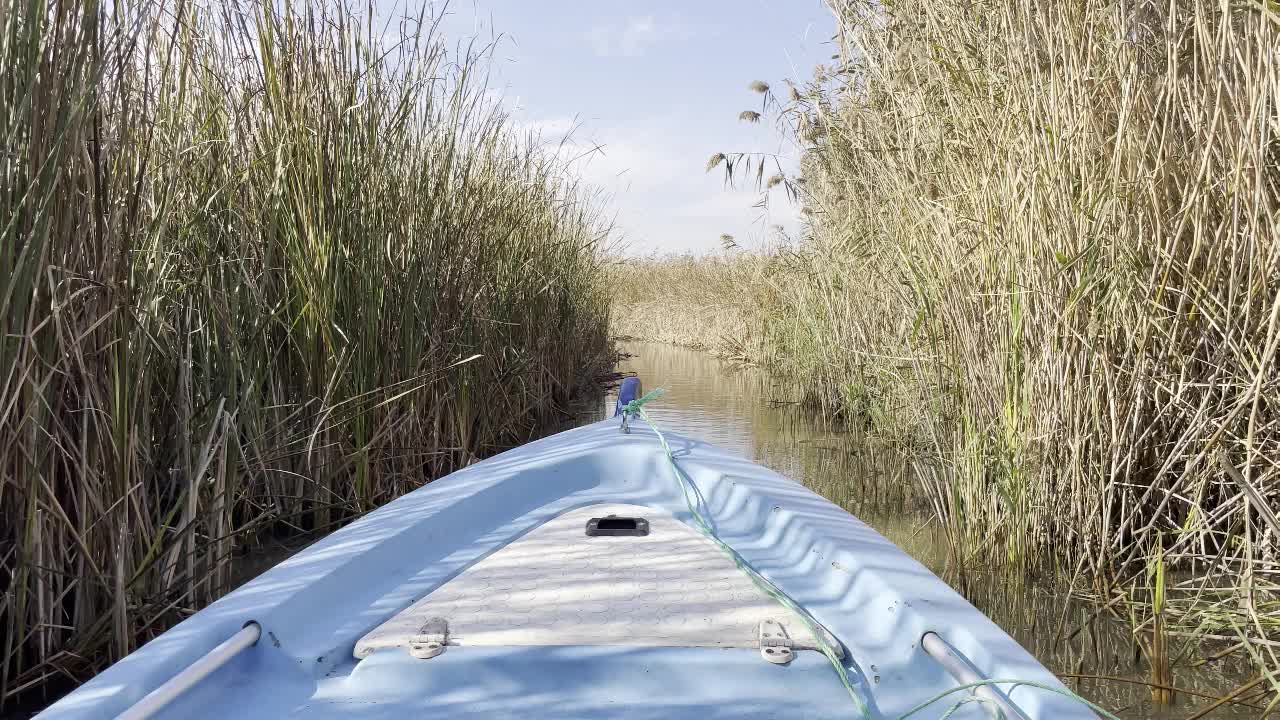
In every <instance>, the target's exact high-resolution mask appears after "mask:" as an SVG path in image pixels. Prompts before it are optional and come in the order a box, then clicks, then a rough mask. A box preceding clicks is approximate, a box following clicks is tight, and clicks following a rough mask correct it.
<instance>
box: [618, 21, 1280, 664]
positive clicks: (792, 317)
mask: <svg viewBox="0 0 1280 720" xmlns="http://www.w3.org/2000/svg"><path fill="white" fill-rule="evenodd" d="M830 5H831V8H832V10H833V12H834V14H835V17H836V25H837V34H836V43H837V45H838V48H839V53H838V55H837V59H836V61H835V62H833V63H832V64H831V65H830V66H829V67H822V68H819V69H818V71H817V73H816V75H815V77H814V79H813V80H812V81H808V82H805V83H803V84H798V85H793V86H792V87H790V88H789V91H788V93H787V94H786V96H785V97H782V98H781V99H779V98H777V97H774V94H773V91H772V90H771V89H770V88H769V86H768V85H767V84H765V83H753V84H752V86H751V89H752V90H754V91H755V92H757V93H764V94H765V105H766V109H767V112H768V113H769V114H770V115H772V117H773V118H774V119H775V120H776V121H777V122H778V123H779V125H780V126H781V127H782V128H783V129H784V130H785V131H786V132H788V133H790V134H791V136H792V137H794V138H795V139H796V140H797V141H798V142H799V143H800V144H801V146H802V147H803V148H804V159H803V162H802V169H801V173H800V174H799V175H798V176H796V177H786V178H782V179H775V178H770V180H769V182H768V183H763V182H762V178H763V175H764V172H765V169H764V168H765V167H768V164H769V163H770V162H772V161H771V159H770V158H768V157H766V156H760V155H755V154H752V153H731V152H718V153H716V154H715V155H713V156H712V159H711V162H710V163H709V165H710V166H712V167H719V168H720V171H724V172H727V173H728V174H729V176H730V177H731V178H733V177H735V176H736V177H737V178H751V177H753V176H754V177H755V178H756V181H757V182H758V183H761V185H762V190H763V191H765V192H768V188H769V187H772V186H773V185H776V184H779V183H785V185H786V187H787V189H788V190H789V191H791V192H793V193H795V194H796V195H797V196H798V197H800V199H801V200H802V202H803V203H804V205H805V209H806V212H807V213H808V218H809V223H808V225H809V226H808V232H807V235H806V237H805V238H804V240H803V241H802V242H801V243H800V246H799V249H798V251H797V252H795V253H792V254H791V256H790V257H789V259H788V261H787V262H786V263H782V264H778V265H776V266H774V267H775V272H773V273H771V274H769V275H766V276H765V277H764V279H765V281H766V282H767V283H768V284H769V287H770V291H769V293H767V294H765V295H760V294H749V295H748V296H749V297H761V296H765V297H768V298H770V301H771V302H770V304H769V305H768V306H767V307H765V308H763V309H753V311H752V314H751V315H750V317H754V318H757V319H758V320H759V326H758V328H757V330H756V332H757V333H758V334H759V335H760V336H761V337H762V338H763V345H764V346H765V347H766V348H767V351H766V353H767V356H768V357H769V358H770V362H771V364H772V365H773V366H774V367H775V368H777V369H778V370H780V371H782V372H784V373H785V374H786V375H788V376H790V377H791V378H793V379H794V380H795V382H796V384H797V386H798V388H800V390H801V391H802V392H804V393H805V395H806V396H807V398H808V400H809V401H810V402H811V403H812V404H814V405H816V406H818V407H821V408H823V409H825V410H826V411H828V412H829V413H832V414H835V415H840V416H843V417H845V418H847V419H850V420H857V421H860V422H865V423H866V424H867V425H868V427H870V428H872V430H873V431H874V432H877V433H879V434H882V435H884V436H887V437H892V438H895V439H897V440H898V441H900V442H901V443H902V444H903V445H904V446H905V447H907V448H908V449H909V450H910V451H911V452H912V454H913V457H914V458H916V470H915V475H916V477H917V479H918V481H919V483H920V484H921V486H922V487H923V488H924V489H925V491H926V493H927V495H928V497H929V498H930V499H931V502H932V506H933V510H934V513H935V514H936V516H937V518H938V519H939V521H940V522H941V524H942V526H943V528H944V529H945V532H946V533H947V535H948V537H949V539H950V542H951V545H952V547H953V548H954V552H955V558H954V560H955V561H956V562H957V563H959V564H961V565H969V566H975V565H982V566H996V567H1002V568H1005V569H1007V570H1008V571H1009V572H1014V573H1026V572H1035V571H1040V570H1049V571H1056V572H1059V573H1061V574H1064V575H1065V576H1067V577H1069V578H1072V579H1075V580H1077V581H1078V584H1077V587H1079V588H1080V589H1081V591H1082V592H1085V593H1089V594H1091V595H1093V596H1094V597H1095V599H1097V600H1098V601H1099V602H1100V603H1101V605H1102V607H1104V608H1106V611H1107V612H1112V613H1115V614H1117V615H1120V616H1122V617H1125V618H1126V619H1132V620H1133V621H1134V624H1135V627H1136V628H1137V630H1138V637H1139V639H1140V642H1141V644H1142V645H1143V649H1144V651H1146V652H1147V653H1148V654H1149V655H1151V656H1152V657H1153V664H1158V658H1159V656H1161V655H1164V656H1168V655H1176V654H1177V647H1178V646H1180V644H1181V643H1182V642H1184V641H1183V640H1180V639H1179V638H1184V637H1186V636H1190V637H1191V638H1193V642H1194V641H1195V640H1198V639H1200V638H1205V637H1216V638H1223V639H1225V641H1226V642H1228V643H1233V642H1239V643H1241V644H1240V646H1239V647H1240V649H1242V651H1245V652H1248V653H1250V654H1251V657H1252V658H1253V659H1254V660H1255V661H1257V662H1258V663H1259V664H1260V665H1263V666H1266V667H1271V668H1275V667H1280V662H1278V661H1277V658H1276V651H1277V645H1276V641H1275V639H1276V636H1277V631H1278V630H1280V595H1278V593H1280V557H1278V551H1280V521H1278V520H1277V516H1280V462H1278V461H1277V459H1278V458H1280V363H1278V361H1277V348H1278V347H1280V15H1278V14H1277V13H1276V9H1275V6H1274V5H1272V4H1266V3H1230V4H1226V3H1210V2H1204V1H1202V0H1176V1H1175V2H1170V3H1154V2H1136V3H1114V2H1107V1H1104V0H1082V1H1081V2H1074V3H1038V2H1031V1H1030V0H983V1H981V2H978V3H976V4H974V3H959V2H949V1H946V0H944V1H943V2H936V1H930V2H925V1H923V0H898V1H896V2H893V3H887V4H880V3H866V2H859V1H853V0H832V2H831V3H830ZM779 95H781V93H779ZM709 149H710V150H714V149H715V148H709ZM762 163H764V166H763V167H762ZM640 284H643V283H640ZM1264 684H1267V685H1270V686H1271V687H1272V689H1273V690H1274V689H1275V685H1274V679H1272V680H1271V681H1267V682H1266V683H1264Z"/></svg>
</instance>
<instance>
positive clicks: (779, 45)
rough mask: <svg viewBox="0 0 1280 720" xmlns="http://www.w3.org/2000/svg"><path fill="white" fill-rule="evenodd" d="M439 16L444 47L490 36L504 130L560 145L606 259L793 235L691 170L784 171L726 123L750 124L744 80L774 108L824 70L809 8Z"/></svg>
mask: <svg viewBox="0 0 1280 720" xmlns="http://www.w3.org/2000/svg"><path fill="white" fill-rule="evenodd" d="M437 5H438V3H437ZM399 7H400V8H402V9H403V7H404V5H403V4H400V5H399ZM380 9H385V8H380ZM447 12H448V16H447V17H446V19H445V20H444V21H443V23H442V28H443V30H444V32H445V33H446V35H447V36H448V37H449V38H450V39H451V40H452V39H460V38H464V37H469V36H475V35H479V36H482V37H483V38H485V39H489V38H491V37H492V36H493V35H494V34H497V35H499V36H500V38H501V39H500V41H499V43H498V45H497V49H496V51H495V57H494V63H493V70H492V76H491V80H490V85H491V86H492V89H493V91H494V92H495V93H496V94H497V95H498V96H500V98H501V102H502V103H503V104H504V105H505V106H506V107H507V109H508V110H509V111H510V113H511V117H512V120H513V122H515V123H517V124H519V125H521V126H524V127H527V128H530V129H534V130H536V131H538V132H540V133H541V137H542V138H543V140H544V141H545V142H547V143H549V144H551V145H556V144H559V143H560V142H561V140H562V139H563V138H564V137H565V136H566V133H568V132H570V131H572V132H571V134H570V136H569V137H570V142H571V143H572V144H573V146H574V148H573V149H574V150H577V149H581V150H582V152H574V153H572V156H574V157H578V156H582V157H580V158H579V159H578V160H577V161H575V164H574V168H575V171H576V172H579V173H580V174H581V176H582V177H583V178H584V179H585V180H586V181H587V182H589V183H591V184H593V185H595V186H597V187H599V188H601V189H602V190H603V191H604V192H605V194H606V195H607V196H608V198H609V202H608V208H609V212H610V213H611V214H612V216H613V217H614V220H615V226H616V228H617V232H618V237H619V238H620V243H621V244H620V246H619V249H620V250H622V251H624V252H626V253H627V254H631V255H644V254H650V253H660V254H665V253H683V252H692V253H708V252H720V251H721V241H720V236H721V234H723V233H727V234H730V235H733V236H734V238H735V241H736V242H737V243H738V244H739V245H740V246H742V247H746V248H752V247H760V246H761V245H762V244H763V243H765V242H766V241H767V239H768V237H769V235H770V227H771V226H773V225H782V226H783V227H784V228H786V230H787V231H788V232H789V233H791V234H792V235H793V236H794V235H795V234H796V232H797V230H798V228H799V224H800V219H799V218H800V215H799V209H798V208H796V207H793V206H791V205H790V204H789V203H788V202H787V200H786V198H785V195H784V193H783V191H782V189H781V188H778V189H776V190H775V191H774V193H773V196H772V197H771V199H770V207H769V211H768V213H769V214H768V215H767V216H765V215H764V214H763V211H762V210H761V209H760V208H756V207H753V205H755V204H756V203H757V201H758V200H759V199H760V196H759V193H758V192H757V191H756V189H755V188H754V185H749V186H747V187H743V188H739V189H736V190H734V189H727V188H726V187H725V186H724V179H723V175H722V174H721V172H720V171H719V170H715V171H712V172H710V173H707V172H704V168H705V166H706V163H707V159H708V158H709V157H710V156H711V155H712V154H714V153H716V152H726V153H728V152H737V151H767V152H777V151H779V150H781V151H783V152H784V154H786V155H788V156H790V157H791V164H792V166H793V165H794V151H793V149H792V148H790V147H789V146H788V145H787V144H786V143H785V142H784V141H783V140H782V139H781V137H780V136H779V134H778V133H777V132H776V130H775V129H774V126H773V125H772V123H770V121H769V119H768V118H766V119H764V120H762V121H761V123H760V124H759V125H753V124H750V123H745V122H741V121H739V120H738V114H739V113H740V112H741V111H743V110H748V109H754V110H760V96H759V95H758V94H756V93H754V92H752V91H751V90H750V89H748V87H747V85H748V83H750V82H752V81H753V80H764V81H765V82H768V83H770V84H771V85H772V86H773V87H774V88H775V89H782V90H783V91H784V92H783V94H785V85H784V84H783V82H782V81H783V80H784V79H786V78H796V79H799V80H804V79H807V78H808V77H810V76H811V74H812V71H813V68H814V67H815V66H816V65H817V64H819V63H822V62H826V61H829V59H830V56H831V54H832V53H833V52H834V50H833V46H832V44H831V35H832V32H833V28H834V21H833V20H832V18H831V15H830V13H829V12H828V11H827V10H826V8H825V6H824V5H823V3H822V0H736V1H732V0H684V1H683V2H679V1H672V0H648V1H645V2H615V1H611V0H596V1H595V2H590V1H588V0H576V1H572V2H571V1H569V0H453V1H452V2H450V3H449V4H448V6H447ZM594 148H598V150H596V151H594V152H592V150H593V149H594Z"/></svg>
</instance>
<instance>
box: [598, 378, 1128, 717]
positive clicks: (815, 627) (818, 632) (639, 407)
mask: <svg viewBox="0 0 1280 720" xmlns="http://www.w3.org/2000/svg"><path fill="white" fill-rule="evenodd" d="M665 393H666V390H665V389H664V388H660V387H659V388H655V389H654V390H651V391H650V392H648V393H646V394H645V395H643V396H642V397H639V398H637V399H635V400H631V401H630V402H628V403H627V404H626V405H623V406H622V415H623V420H624V421H625V419H626V416H627V415H628V414H630V415H634V416H636V417H639V418H640V419H642V420H644V421H645V424H647V425H648V426H649V428H650V429H651V430H653V433H654V435H656V436H657V437H658V442H659V444H661V445H662V450H663V452H664V453H665V454H666V456H667V460H668V462H670V463H671V469H672V471H673V472H674V473H675V476H676V481H677V482H678V483H679V484H680V490H681V492H682V493H683V495H684V501H685V505H687V506H688V508H689V513H690V514H691V515H692V516H693V519H694V521H695V522H696V523H697V530H698V531H699V532H700V533H701V534H702V535H703V536H705V537H706V538H707V539H708V540H710V541H711V542H712V543H714V544H715V545H716V547H718V548H720V550H721V551H722V552H724V553H725V554H726V555H728V556H729V559H731V560H733V564H734V565H735V566H737V568H738V569H739V570H741V571H742V572H743V573H744V574H746V576H747V577H748V578H750V579H751V582H752V583H753V584H755V586H756V587H757V588H759V589H760V590H761V591H763V592H764V593H765V594H766V595H768V596H769V597H771V598H773V599H774V600H776V601H778V602H779V603H781V604H782V606H783V607H785V608H787V609H788V610H790V611H791V612H792V613H793V614H794V615H795V616H796V617H797V618H799V620H800V621H801V622H802V623H803V624H804V625H805V627H807V628H808V629H809V632H810V633H811V634H812V635H813V637H814V639H815V640H817V642H818V645H819V647H820V648H821V649H822V654H823V655H825V656H826V658H827V661H828V662H830V663H831V667H832V668H833V669H834V670H835V671H836V674H837V675H838V676H839V677H840V684H841V685H843V686H844V689H845V691H846V692H848V693H849V698H850V699H852V700H853V704H854V706H855V707H857V709H858V714H859V715H860V716H861V717H862V718H863V720H871V709H870V708H869V707H867V703H866V701H865V700H863V699H862V696H861V695H859V694H858V691H857V690H856V689H854V687H853V682H852V681H851V680H850V679H849V672H848V670H846V669H845V666H844V663H842V662H840V658H839V656H837V655H836V652H835V649H834V648H833V647H832V646H831V644H830V643H828V642H827V633H826V630H825V628H823V627H822V626H821V625H819V624H818V621H817V620H815V619H814V618H813V616H812V615H810V614H809V612H808V611H807V610H805V609H804V608H802V607H800V605H798V604H797V603H796V602H795V601H794V600H792V599H791V597H790V596H788V595H787V594H786V593H785V592H783V591H782V589H781V588H779V587H778V586H777V585H774V584H773V582H771V581H770V580H769V579H767V578H765V577H764V576H763V575H761V574H760V573H758V572H756V570H755V568H753V567H751V566H750V565H749V564H747V561H746V560H745V559H744V558H743V557H742V556H741V555H739V554H738V551H737V550H734V549H733V548H732V547H730V546H729V545H728V544H727V543H725V542H724V541H723V540H721V539H720V537H719V536H718V535H717V534H716V532H715V530H714V529H713V528H712V526H711V522H710V521H709V520H708V519H707V518H706V516H705V515H703V514H702V512H701V511H700V510H699V509H698V502H695V499H699V498H700V496H699V493H698V490H697V487H696V486H694V484H693V480H692V479H690V478H689V476H688V475H686V474H685V472H684V469H683V468H681V467H680V464H679V463H677V462H676V458H675V454H674V453H673V452H672V451H671V446H670V445H669V444H667V438H666V436H665V435H663V434H662V431H661V430H659V429H658V426H657V425H656V424H655V423H654V422H653V420H652V419H650V418H649V414H648V413H646V412H645V411H644V406H645V404H646V403H649V402H652V401H653V400H655V399H657V398H659V397H661V396H662V395H664V394H665ZM1003 684H1009V685H1011V687H1010V688H1009V691H1008V692H1010V693H1011V692H1013V691H1014V690H1015V689H1017V687H1018V686H1021V685H1025V686H1027V687H1033V688H1037V689H1039V690H1044V691H1047V692H1051V693H1055V694H1058V695H1062V696H1065V697H1068V698H1071V699H1073V700H1076V701H1077V702H1080V703H1081V704H1083V705H1085V706H1087V707H1088V708H1089V709H1091V710H1093V711H1094V712H1096V713H1098V714H1099V715H1102V716H1103V717H1104V718H1106V720H1120V719H1119V718H1118V717H1116V716H1115V715H1113V714H1111V713H1109V712H1107V711H1106V710H1104V709H1102V708H1101V707H1099V706H1098V705H1096V704H1094V703H1091V702H1089V701H1088V700H1085V699H1084V698H1082V697H1080V696H1079V695H1076V694H1075V693H1073V692H1071V691H1070V690H1066V689H1063V688H1056V687H1052V686H1050V685H1044V684H1042V683H1038V682H1032V681H1030V680H982V681H979V682H973V683H967V684H964V685H959V686H956V687H954V688H951V689H949V690H946V691H945V692H942V693H939V694H937V695H935V696H933V697H931V698H929V699H928V700H925V701H924V702H922V703H920V704H919V705H917V706H915V707H914V708H912V709H911V710H909V711H907V712H906V713H904V714H902V715H901V716H899V717H898V718H897V720H907V718H909V717H911V716H912V715H915V714H916V713H918V712H920V711H921V710H924V709H925V708H927V707H929V706H931V705H933V704H934V703H937V702H939V701H941V700H942V699H944V698H946V697H947V696H948V695H953V694H955V693H957V692H961V691H964V690H972V689H975V688H978V687H982V686H997V685H1003ZM1006 694H1007V693H1006ZM970 702H989V701H987V700H986V699H984V698H980V697H976V696H975V697H969V698H965V699H963V700H961V701H959V702H957V703H955V704H954V705H952V706H951V708H949V709H948V710H947V712H946V713H945V714H944V715H943V717H944V718H945V717H949V716H950V715H951V714H952V713H954V712H956V711H957V710H959V709H960V707H961V706H963V705H965V704H966V703H970ZM997 714H998V715H1000V716H1003V713H1002V712H1000V711H999V710H997Z"/></svg>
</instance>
